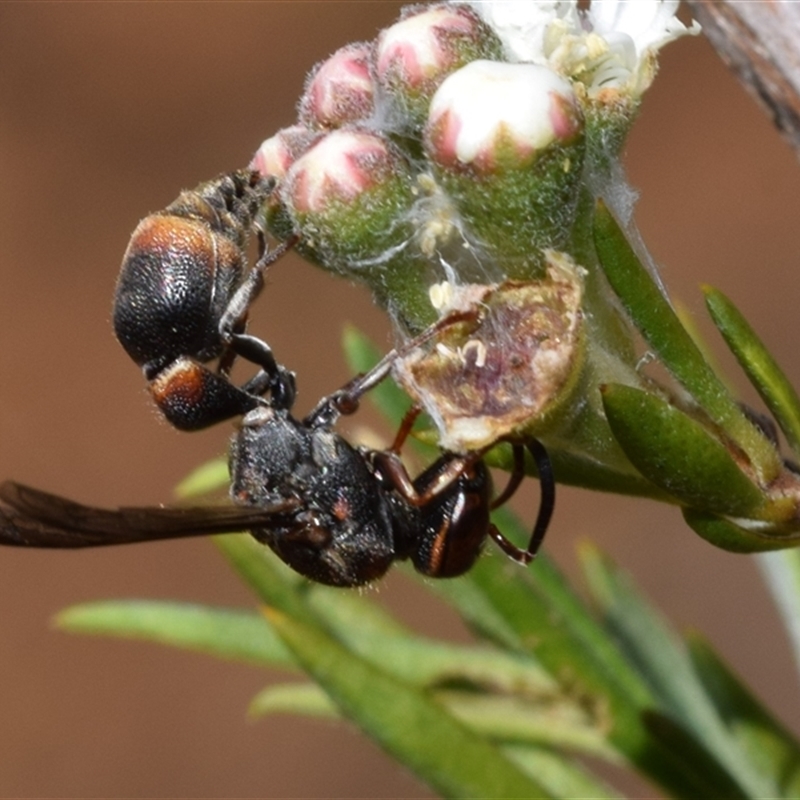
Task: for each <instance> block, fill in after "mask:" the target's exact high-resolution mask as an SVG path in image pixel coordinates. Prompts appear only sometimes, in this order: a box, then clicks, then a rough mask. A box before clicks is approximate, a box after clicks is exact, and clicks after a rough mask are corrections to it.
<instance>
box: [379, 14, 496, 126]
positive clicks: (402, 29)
mask: <svg viewBox="0 0 800 800" xmlns="http://www.w3.org/2000/svg"><path fill="white" fill-rule="evenodd" d="M499 56H500V41H499V39H498V38H497V37H496V36H495V35H494V33H492V31H491V29H490V28H488V27H487V26H486V25H485V24H484V23H483V22H482V21H481V20H480V18H479V17H478V15H477V14H476V13H475V12H474V11H473V10H472V9H470V8H468V7H466V6H453V5H449V4H439V5H436V6H432V7H428V8H425V9H423V10H419V8H418V7H415V8H413V9H410V10H409V12H408V13H407V14H406V15H405V16H404V17H403V18H402V19H401V20H400V21H399V22H396V23H395V24H394V25H392V26H391V27H390V28H386V29H385V30H384V31H382V32H381V33H380V35H379V36H378V40H377V44H376V49H375V65H376V67H375V69H376V76H377V79H378V82H379V83H380V85H381V87H382V88H383V89H384V90H385V91H386V93H387V95H388V96H389V97H391V98H392V99H393V100H394V102H395V104H396V105H397V107H398V111H399V116H400V117H401V126H402V127H403V128H405V129H411V130H419V129H420V128H421V127H422V125H423V124H424V122H425V117H426V116H427V106H428V102H429V101H430V98H431V97H432V96H433V94H434V92H435V91H436V89H437V88H438V86H439V85H440V84H441V82H442V81H443V80H444V78H445V77H447V75H449V74H450V73H451V72H454V71H455V70H457V69H459V68H460V67H462V66H463V65H464V64H467V63H468V62H470V61H474V60H475V59H478V58H498V57H499Z"/></svg>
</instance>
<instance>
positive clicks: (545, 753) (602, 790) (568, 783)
mask: <svg viewBox="0 0 800 800" xmlns="http://www.w3.org/2000/svg"><path fill="white" fill-rule="evenodd" d="M503 752H504V753H506V754H507V755H508V756H509V758H511V759H513V760H514V761H515V762H516V763H517V764H519V765H520V767H522V768H523V769H524V770H525V771H526V772H527V773H528V774H530V775H533V776H534V777H535V778H536V779H537V780H538V781H540V782H541V783H542V784H543V785H544V786H545V787H546V788H548V789H549V790H550V791H551V792H553V793H554V794H555V795H556V796H557V797H563V798H582V800H589V798H591V800H621V798H622V795H620V794H618V793H617V792H615V791H614V790H613V789H612V788H611V787H609V786H607V785H606V784H605V783H603V782H602V781H600V780H598V778H597V777H596V776H594V775H592V774H590V773H589V772H587V770H585V769H584V768H583V767H581V766H580V765H579V764H577V763H575V762H573V761H570V760H568V759H565V758H562V757H560V756H558V755H556V754H555V753H553V752H551V751H550V750H547V749H544V748H541V747H521V746H505V747H503Z"/></svg>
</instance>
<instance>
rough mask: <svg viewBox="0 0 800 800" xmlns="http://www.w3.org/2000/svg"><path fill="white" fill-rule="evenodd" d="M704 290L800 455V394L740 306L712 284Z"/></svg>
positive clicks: (739, 358) (708, 303)
mask: <svg viewBox="0 0 800 800" xmlns="http://www.w3.org/2000/svg"><path fill="white" fill-rule="evenodd" d="M703 292H704V293H705V296H706V306H707V307H708V310H709V313H710V314H711V318H712V319H713V320H714V324H715V325H716V326H717V328H719V331H720V333H721V334H722V336H723V337H724V339H725V341H726V342H727V344H728V347H730V349H731V352H732V353H733V354H734V356H736V360H737V361H738V362H739V364H740V365H741V366H742V369H744V371H745V373H746V374H747V377H748V378H749V379H750V382H751V383H752V384H753V386H754V387H755V388H756V391H757V392H758V393H759V395H761V399H762V400H763V401H764V403H765V404H766V406H767V408H768V409H769V410H770V413H771V414H772V415H773V416H774V417H775V420H776V422H777V423H778V425H779V426H780V428H781V430H782V431H783V432H784V434H785V435H786V439H787V441H788V443H789V446H790V447H791V448H792V450H793V451H794V453H795V455H798V456H800V397H798V396H797V392H796V391H795V389H794V387H793V386H792V384H791V383H790V382H789V379H788V378H787V377H786V375H785V373H784V372H783V370H781V368H780V367H779V366H778V363H777V362H776V361H775V359H774V358H773V357H772V355H771V354H770V352H769V351H768V350H767V348H766V347H765V346H764V343H763V342H762V341H761V339H759V338H758V335H757V334H756V332H755V331H754V330H753V329H752V328H751V327H750V324H749V323H748V322H747V320H746V319H745V318H744V316H742V313H741V312H740V311H739V309H737V308H736V306H734V305H733V303H732V302H731V301H730V300H729V299H728V298H727V297H726V296H725V295H724V294H723V293H722V292H720V291H718V290H717V289H714V288H712V287H711V286H704V287H703Z"/></svg>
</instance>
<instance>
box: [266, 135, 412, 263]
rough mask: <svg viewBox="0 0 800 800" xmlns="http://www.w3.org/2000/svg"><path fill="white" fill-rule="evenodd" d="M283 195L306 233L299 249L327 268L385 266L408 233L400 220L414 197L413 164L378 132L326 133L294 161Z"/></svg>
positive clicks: (290, 213)
mask: <svg viewBox="0 0 800 800" xmlns="http://www.w3.org/2000/svg"><path fill="white" fill-rule="evenodd" d="M280 197H281V200H282V201H283V203H284V205H285V206H286V209H287V211H288V213H289V215H290V216H291V218H292V220H293V222H294V225H295V229H296V230H297V231H298V232H299V233H300V234H301V236H302V241H301V243H300V245H298V249H299V250H300V251H301V252H302V253H303V254H304V255H307V256H308V257H309V258H311V259H312V260H314V261H316V262H317V263H319V264H320V265H321V266H323V267H324V268H326V269H329V270H333V271H336V272H340V273H343V274H348V275H351V276H358V273H359V272H360V271H364V270H370V269H379V268H380V266H381V263H382V261H383V260H384V259H385V258H386V255H385V254H386V253H387V251H391V250H392V248H396V247H398V246H399V245H400V244H402V243H403V242H404V241H406V240H407V239H408V237H409V236H410V231H409V230H408V229H407V226H405V225H403V224H402V223H401V221H402V219H403V218H404V216H405V215H406V213H407V211H408V209H409V208H410V207H411V205H412V203H413V201H414V194H413V176H412V174H411V169H410V166H409V164H408V162H407V160H406V159H405V157H404V156H403V154H402V153H401V152H400V150H399V149H398V148H397V147H395V145H393V144H392V143H391V142H390V141H389V139H388V138H386V137H385V136H382V135H380V134H377V133H373V132H370V131H365V130H360V129H355V128H351V129H340V130H337V131H332V132H331V133H329V134H327V135H326V136H324V137H323V138H322V139H320V140H319V141H318V142H316V144H314V146H313V147H311V148H310V149H309V150H308V151H307V152H306V153H304V154H303V155H302V156H301V157H300V158H298V159H297V161H295V162H294V164H293V165H292V166H291V168H290V169H289V171H288V172H287V174H286V178H285V180H284V181H283V183H282V184H281V187H280Z"/></svg>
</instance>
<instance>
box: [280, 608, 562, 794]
mask: <svg viewBox="0 0 800 800" xmlns="http://www.w3.org/2000/svg"><path fill="white" fill-rule="evenodd" d="M268 618H269V619H270V622H271V623H272V625H273V627H274V628H275V629H276V630H277V631H278V633H279V635H280V636H281V637H282V638H283V640H284V643H285V644H286V645H287V647H288V648H289V649H290V650H291V651H292V652H293V653H294V655H295V657H296V658H297V660H298V661H299V662H300V663H301V664H302V665H303V667H304V668H305V669H306V670H307V671H308V672H309V673H310V674H311V675H312V676H313V677H314V679H315V680H316V681H317V682H318V683H319V684H320V686H322V687H323V688H324V689H325V691H326V692H327V693H328V695H329V696H330V697H331V698H332V700H333V701H334V703H335V704H336V706H337V707H338V708H339V709H340V710H341V711H342V713H343V714H344V715H345V716H347V717H348V718H349V719H351V720H353V721H354V722H356V724H357V725H358V726H359V727H360V728H361V729H362V730H364V731H365V732H366V733H367V734H368V735H369V736H370V737H371V738H372V739H373V740H374V741H376V742H377V743H378V744H379V745H380V746H381V747H382V748H383V749H384V750H386V751H387V752H388V753H389V754H390V755H392V756H393V757H395V758H397V759H398V760H399V761H401V762H402V763H404V764H406V765H407V766H408V767H409V768H410V769H412V770H413V771H414V772H415V773H416V774H417V775H419V776H420V777H421V778H422V779H423V780H425V781H426V783H428V785H430V786H431V787H432V788H433V789H434V790H435V791H437V792H439V793H440V794H441V795H443V796H445V797H457V798H463V797H481V798H486V797H493V798H494V797H497V798H500V797H509V798H510V797H515V798H518V797H550V796H552V795H550V794H549V793H548V792H546V791H545V790H544V788H543V787H542V786H540V785H539V784H538V783H536V782H535V781H533V780H532V779H531V778H530V777H528V776H527V775H525V774H524V773H523V772H521V771H520V770H519V768H518V767H517V766H516V765H514V764H513V763H512V762H511V761H509V760H508V758H506V757H505V756H504V755H503V754H502V753H501V752H500V750H498V749H497V748H496V747H495V746H494V745H492V744H490V743H488V742H487V741H485V740H484V739H482V738H481V737H479V736H476V735H475V734H474V733H472V732H471V731H469V730H468V729H467V728H466V727H464V726H463V725H462V724H461V723H460V722H458V721H457V720H455V719H454V718H453V717H452V716H451V715H450V714H449V713H448V712H447V711H446V710H445V709H444V708H443V707H442V706H441V705H440V704H439V703H437V702H435V701H434V700H432V699H431V698H430V697H429V696H428V695H426V694H425V693H423V692H421V691H419V690H417V689H414V688H413V687H410V686H408V685H407V684H406V683H404V682H402V681H398V680H396V679H395V678H392V677H391V676H389V675H387V674H386V673H385V672H382V671H381V670H378V669H376V668H375V667H373V666H372V665H370V664H369V663H367V662H366V661H364V660H363V659H361V658H359V657H358V656H356V655H354V654H353V653H351V652H349V651H348V650H347V649H346V648H344V647H343V646H342V645H341V644H339V643H338V642H336V641H335V640H334V639H333V638H331V637H330V636H328V635H327V634H325V633H324V632H323V631H322V630H321V629H319V628H316V627H314V626H311V625H308V624H304V623H302V622H300V621H298V620H296V619H292V618H291V617H288V616H286V615H285V614H281V613H280V612H278V611H275V610H268Z"/></svg>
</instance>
